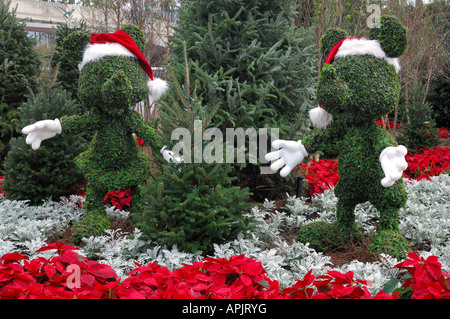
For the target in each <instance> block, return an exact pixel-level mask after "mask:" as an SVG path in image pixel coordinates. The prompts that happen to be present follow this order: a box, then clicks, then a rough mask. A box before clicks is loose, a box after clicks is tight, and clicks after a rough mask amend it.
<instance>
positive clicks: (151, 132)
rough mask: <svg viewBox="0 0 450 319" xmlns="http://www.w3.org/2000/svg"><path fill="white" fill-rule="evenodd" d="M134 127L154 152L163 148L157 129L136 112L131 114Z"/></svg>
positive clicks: (136, 132) (138, 135)
mask: <svg viewBox="0 0 450 319" xmlns="http://www.w3.org/2000/svg"><path fill="white" fill-rule="evenodd" d="M131 121H132V129H133V131H134V133H135V134H136V135H137V137H138V138H141V139H142V140H143V141H144V144H145V145H147V146H150V147H151V148H152V150H153V152H156V151H159V150H161V148H162V147H163V145H162V144H161V142H159V141H158V137H157V133H156V130H155V129H154V128H153V127H151V126H150V125H148V124H147V123H145V122H144V119H143V118H142V117H141V116H140V115H139V114H138V113H136V112H132V115H131Z"/></svg>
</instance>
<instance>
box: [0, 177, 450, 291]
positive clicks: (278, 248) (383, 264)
mask: <svg viewBox="0 0 450 319" xmlns="http://www.w3.org/2000/svg"><path fill="white" fill-rule="evenodd" d="M404 182H405V185H406V189H407V191H408V195H409V199H408V202H407V204H406V206H405V207H404V208H403V209H402V210H401V211H400V214H399V220H400V230H401V232H402V233H403V234H404V235H405V236H406V237H407V238H408V239H409V240H410V241H411V245H418V244H426V245H428V246H429V250H428V251H421V252H420V255H421V256H422V257H425V258H426V257H428V256H429V255H436V256H438V257H439V261H440V262H441V263H442V265H443V269H444V271H446V272H450V244H449V242H450V200H449V199H450V176H449V175H440V176H437V177H433V178H432V180H431V181H426V180H422V181H408V180H405V181H404ZM79 201H83V198H82V197H77V196H73V197H71V198H69V199H64V200H63V201H62V202H59V203H58V202H53V201H51V200H48V201H46V202H44V203H43V204H42V205H41V206H29V205H28V204H27V203H26V202H25V201H10V200H7V199H0V255H3V254H5V253H8V252H12V251H16V252H20V253H24V254H27V255H30V256H35V255H36V254H35V251H36V250H37V249H38V248H40V247H42V246H44V245H45V244H46V242H47V241H48V240H51V239H52V238H54V237H55V236H57V235H58V234H59V233H61V232H63V231H64V230H65V229H66V228H67V227H68V226H69V225H70V224H71V223H73V222H75V221H77V220H79V219H80V217H81V216H82V215H83V214H84V211H83V209H80V208H79V206H78V205H77V203H78V202H79ZM311 202H312V204H310V203H307V202H306V201H305V199H304V198H296V197H292V196H290V197H288V198H287V202H286V205H285V207H283V208H281V209H278V210H276V209H275V202H273V201H270V200H265V201H264V203H262V205H259V206H255V207H254V208H253V209H251V210H250V211H249V212H248V214H250V215H252V216H253V217H254V218H255V219H256V220H257V221H258V223H257V227H256V228H255V229H254V230H252V231H251V232H247V233H241V234H240V235H239V236H238V238H236V239H235V240H233V241H230V242H227V243H224V244H221V245H217V244H216V245H215V246H214V253H213V257H217V258H218V257H225V258H229V257H231V256H232V255H236V254H245V255H247V256H248V257H253V258H254V259H255V260H258V261H260V262H261V263H262V266H263V267H264V269H265V270H266V271H267V276H268V277H269V278H271V279H276V280H278V281H279V282H280V285H281V286H282V287H287V286H290V285H292V284H294V283H295V280H296V279H297V278H300V279H301V278H303V276H304V275H305V274H306V273H307V272H308V271H309V270H311V269H312V272H313V274H314V275H323V274H325V273H326V271H327V270H331V269H335V270H339V271H342V272H347V271H349V270H351V271H353V273H354V277H355V278H359V279H364V280H370V281H371V286H369V287H368V288H369V290H370V291H371V292H372V293H373V292H377V291H379V290H380V289H382V288H383V285H384V284H385V283H386V282H387V281H388V280H390V279H391V278H393V277H395V276H397V275H398V270H397V269H393V268H392V267H393V266H394V265H395V264H396V263H398V262H399V261H398V260H396V259H395V258H392V257H391V256H389V255H382V258H381V261H379V262H373V263H363V262H360V261H357V260H354V261H352V262H351V263H349V264H346V265H343V266H341V267H338V266H336V265H334V264H333V263H332V262H331V258H330V257H329V256H326V255H324V254H323V253H320V252H316V251H315V250H314V249H312V248H310V247H309V246H308V244H306V245H305V244H303V243H300V242H296V241H295V240H293V241H292V242H289V243H288V242H286V241H285V240H284V239H283V236H282V235H283V233H284V232H287V231H295V230H296V229H298V227H300V226H302V225H304V224H307V223H309V222H311V220H325V221H329V222H330V221H331V222H332V221H334V220H335V218H336V216H335V214H336V209H335V206H336V202H337V198H336V196H335V195H334V192H333V190H328V191H325V192H324V193H323V194H320V195H318V196H316V197H314V198H312V200H311ZM109 215H110V217H111V218H116V219H118V220H123V219H124V218H127V212H123V211H119V210H116V209H110V210H109ZM356 216H357V219H356V222H357V224H358V227H360V229H362V230H363V231H364V232H365V233H367V234H369V235H370V234H373V233H374V231H375V230H376V226H375V224H374V221H376V220H377V218H378V212H377V210H376V209H375V208H374V207H373V206H372V205H371V204H370V203H363V204H360V205H358V206H357V207H356ZM83 244H84V245H83V247H82V248H81V249H80V253H81V254H82V255H84V256H86V257H88V258H92V259H96V260H99V261H100V262H102V263H105V264H108V265H110V266H111V267H113V268H114V269H115V271H116V273H117V274H118V275H119V276H120V277H122V278H125V277H126V274H127V273H128V271H130V270H131V269H133V268H135V267H136V264H135V262H137V263H139V264H141V265H147V264H148V263H150V262H153V261H154V260H157V261H158V263H159V264H160V265H162V266H166V267H168V268H169V269H171V270H172V269H176V268H178V267H182V265H181V264H182V263H187V264H192V263H193V262H194V261H198V260H201V259H202V258H203V257H204V256H203V255H202V253H201V252H197V253H195V254H191V253H186V252H183V251H180V250H179V249H178V248H177V247H176V246H174V247H166V246H160V245H158V243H157V242H149V241H145V240H143V238H142V233H141V231H140V230H139V229H135V230H134V232H132V233H126V232H124V231H122V230H120V229H116V230H107V231H106V232H105V234H103V235H102V236H97V237H94V236H91V237H89V238H83ZM426 245H425V246H424V247H426ZM45 254H47V255H49V256H50V255H51V254H52V252H51V251H50V252H42V253H39V255H41V256H42V255H44V256H46V255H45Z"/></svg>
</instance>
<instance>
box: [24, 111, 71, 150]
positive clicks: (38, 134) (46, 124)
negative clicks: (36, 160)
mask: <svg viewBox="0 0 450 319" xmlns="http://www.w3.org/2000/svg"><path fill="white" fill-rule="evenodd" d="M61 132H62V127H61V123H60V122H59V120H58V119H55V120H43V121H38V122H36V123H34V124H31V125H28V126H25V127H24V128H23V129H22V133H23V134H28V136H27V138H26V140H25V142H26V143H27V144H31V147H32V148H33V149H34V150H37V149H38V148H39V147H40V146H41V142H42V141H43V140H47V139H49V138H52V137H53V136H55V135H56V134H61Z"/></svg>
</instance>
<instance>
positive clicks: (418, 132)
mask: <svg viewBox="0 0 450 319" xmlns="http://www.w3.org/2000/svg"><path fill="white" fill-rule="evenodd" d="M407 110H408V111H407V116H405V117H404V120H403V122H402V127H403V130H402V131H401V133H400V134H399V135H398V136H397V141H398V142H399V143H400V144H403V145H405V146H406V147H407V148H408V150H409V152H412V153H416V152H419V151H420V149H421V148H423V147H429V148H432V147H434V146H436V145H438V143H439V139H438V137H437V131H438V130H439V129H438V128H437V127H436V124H435V123H434V120H433V119H432V118H431V112H430V111H431V106H430V104H429V103H425V104H422V103H421V102H412V103H409V104H408V105H407Z"/></svg>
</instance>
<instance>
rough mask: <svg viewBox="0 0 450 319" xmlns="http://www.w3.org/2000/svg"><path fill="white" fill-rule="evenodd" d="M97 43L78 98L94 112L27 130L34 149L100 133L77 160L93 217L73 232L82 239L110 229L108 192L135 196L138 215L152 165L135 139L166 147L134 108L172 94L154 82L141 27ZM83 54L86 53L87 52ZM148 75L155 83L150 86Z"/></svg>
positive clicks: (87, 57)
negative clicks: (64, 138) (62, 136)
mask: <svg viewBox="0 0 450 319" xmlns="http://www.w3.org/2000/svg"><path fill="white" fill-rule="evenodd" d="M124 30H126V31H127V32H128V33H127V32H125V31H124ZM70 37H73V41H79V40H80V38H82V36H80V33H79V32H78V33H74V34H72V35H70V36H69V38H70ZM91 37H92V39H91V40H90V41H89V43H85V44H86V47H85V48H84V53H83V54H82V55H80V57H82V60H81V62H80V64H79V65H78V66H79V69H80V78H79V83H78V96H79V99H80V100H81V101H82V102H83V103H84V104H85V105H86V106H87V107H88V109H90V110H89V111H88V112H86V113H85V114H82V115H77V116H63V117H61V120H59V119H56V120H45V121H39V122H37V123H35V124H32V125H29V126H27V127H25V128H23V130H22V132H23V133H24V134H28V136H27V139H26V142H27V143H28V144H31V145H32V148H33V149H38V148H39V147H40V144H41V142H42V141H43V140H45V139H48V138H51V137H53V136H55V135H56V134H61V133H64V134H78V133H80V132H84V131H93V132H95V136H94V138H93V139H92V141H91V143H90V145H89V148H88V149H87V150H86V151H85V152H84V153H81V154H80V155H79V156H78V157H77V158H76V164H77V167H78V169H80V171H81V172H82V173H83V174H84V177H85V179H86V181H87V186H86V202H85V210H86V213H87V214H86V216H85V217H84V218H83V219H82V220H80V221H79V222H78V223H77V224H76V225H74V227H73V234H74V238H78V239H80V238H82V236H88V235H98V234H101V233H102V232H103V231H104V230H105V229H106V228H107V227H109V219H108V217H107V216H106V214H105V213H104V205H105V203H104V199H105V196H106V195H107V193H108V192H114V191H118V190H123V191H125V190H131V192H132V197H133V201H132V202H131V207H130V209H129V210H130V211H131V212H136V211H138V210H139V208H140V207H141V205H142V203H140V194H139V192H140V191H139V185H141V184H143V183H144V181H145V180H146V179H147V178H148V177H149V175H150V161H149V159H148V158H147V157H146V156H145V155H144V153H143V152H142V151H141V150H140V149H139V147H138V145H137V143H136V140H135V138H134V137H133V133H135V134H136V135H137V136H138V137H139V138H141V139H142V140H143V141H144V143H145V144H147V145H149V146H151V147H152V149H153V150H155V149H158V150H159V149H161V145H160V144H159V143H158V142H157V140H156V132H155V131H154V129H153V128H152V127H151V126H149V125H148V124H146V123H145V122H144V121H143V119H142V117H141V116H140V115H139V114H137V113H136V112H135V111H133V110H132V109H131V107H132V106H134V105H135V104H137V103H138V102H140V101H142V100H144V99H145V98H146V97H147V94H150V96H151V98H152V99H153V100H156V99H158V98H159V97H160V96H161V95H162V94H163V93H164V92H165V90H166V89H167V83H166V82H164V81H163V80H161V79H154V78H153V73H152V69H151V67H150V65H149V63H148V62H147V60H146V59H145V57H144V56H143V54H142V50H143V48H144V46H145V38H144V36H143V32H142V30H141V29H140V28H139V27H137V26H134V25H124V26H122V28H121V30H118V31H116V32H114V33H101V34H94V33H93V34H91ZM67 41H70V39H68V40H67ZM78 43H79V42H78ZM73 49H74V48H73V46H72V50H73ZM79 49H80V50H83V46H80V47H79ZM73 56H76V54H73ZM143 71H144V72H145V73H146V74H147V75H148V76H149V78H150V81H149V82H148V83H147V81H146V78H145V74H144V72H143ZM161 153H163V156H164V157H165V158H168V159H170V158H171V154H172V153H171V152H170V151H168V150H167V149H165V148H164V147H163V148H162V149H161Z"/></svg>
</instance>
